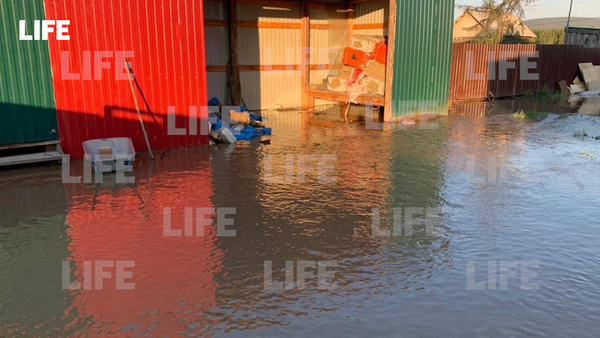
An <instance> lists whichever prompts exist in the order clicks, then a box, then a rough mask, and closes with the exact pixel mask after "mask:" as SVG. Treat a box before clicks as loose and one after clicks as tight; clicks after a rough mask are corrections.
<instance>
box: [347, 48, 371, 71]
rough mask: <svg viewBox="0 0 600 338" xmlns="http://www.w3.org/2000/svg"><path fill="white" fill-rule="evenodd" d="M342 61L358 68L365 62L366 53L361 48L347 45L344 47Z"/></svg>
mask: <svg viewBox="0 0 600 338" xmlns="http://www.w3.org/2000/svg"><path fill="white" fill-rule="evenodd" d="M342 62H343V63H344V64H345V65H348V66H352V67H355V68H360V67H361V66H364V64H365V63H366V62H367V54H366V53H365V52H363V51H361V50H358V49H353V48H348V47H347V48H345V49H344V57H343V58H342Z"/></svg>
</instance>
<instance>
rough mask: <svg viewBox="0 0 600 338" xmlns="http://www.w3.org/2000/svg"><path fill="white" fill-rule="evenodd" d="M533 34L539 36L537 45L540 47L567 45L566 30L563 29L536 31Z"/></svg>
mask: <svg viewBox="0 0 600 338" xmlns="http://www.w3.org/2000/svg"><path fill="white" fill-rule="evenodd" d="M533 32H534V33H535V35H537V39H536V41H535V43H537V44H539V45H564V44H565V30H564V29H562V28H553V29H534V30H533Z"/></svg>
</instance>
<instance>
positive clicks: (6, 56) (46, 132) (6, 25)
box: [0, 0, 58, 145]
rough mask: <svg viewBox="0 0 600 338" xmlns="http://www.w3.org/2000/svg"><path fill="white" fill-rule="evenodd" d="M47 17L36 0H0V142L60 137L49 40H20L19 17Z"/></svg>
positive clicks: (30, 20)
mask: <svg viewBox="0 0 600 338" xmlns="http://www.w3.org/2000/svg"><path fill="white" fill-rule="evenodd" d="M43 19H44V4H43V2H42V1H37V0H0V30H1V31H2V36H0V145H6V144H14V143H29V142H41V141H50V140H58V127H57V124H56V107H55V103H54V90H53V84H52V71H51V69H50V57H49V51H48V42H47V41H33V40H32V41H19V20H27V29H28V32H32V31H33V20H43Z"/></svg>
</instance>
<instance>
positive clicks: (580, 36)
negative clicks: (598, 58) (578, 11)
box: [565, 27, 600, 48]
mask: <svg viewBox="0 0 600 338" xmlns="http://www.w3.org/2000/svg"><path fill="white" fill-rule="evenodd" d="M565 44H566V45H575V46H583V47H586V48H600V29H596V28H577V27H569V30H568V32H567V38H566V42H565Z"/></svg>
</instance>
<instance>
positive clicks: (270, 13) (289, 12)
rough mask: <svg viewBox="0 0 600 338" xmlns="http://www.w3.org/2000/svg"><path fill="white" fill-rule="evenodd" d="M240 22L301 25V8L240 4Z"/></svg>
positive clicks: (238, 7)
mask: <svg viewBox="0 0 600 338" xmlns="http://www.w3.org/2000/svg"><path fill="white" fill-rule="evenodd" d="M237 9H238V10H237V12H238V13H237V14H238V20H239V21H258V22H288V23H300V22H301V16H300V7H292V6H276V5H274V6H267V5H254V4H244V3H238V6H237Z"/></svg>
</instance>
